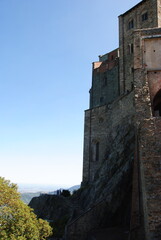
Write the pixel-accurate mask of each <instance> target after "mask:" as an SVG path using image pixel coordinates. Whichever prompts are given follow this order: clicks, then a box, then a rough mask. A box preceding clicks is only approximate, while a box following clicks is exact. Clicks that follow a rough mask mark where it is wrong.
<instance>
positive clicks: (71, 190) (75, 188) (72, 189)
mask: <svg viewBox="0 0 161 240" xmlns="http://www.w3.org/2000/svg"><path fill="white" fill-rule="evenodd" d="M79 188H80V185H74V186H73V187H70V188H68V190H69V191H70V192H71V193H72V192H73V191H75V190H78V189H79Z"/></svg>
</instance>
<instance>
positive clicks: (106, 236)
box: [87, 227, 129, 240]
mask: <svg viewBox="0 0 161 240" xmlns="http://www.w3.org/2000/svg"><path fill="white" fill-rule="evenodd" d="M128 237H129V231H128V230H127V229H123V228H116V227H115V228H106V229H100V230H94V231H91V232H90V233H89V236H88V238H87V240H128Z"/></svg>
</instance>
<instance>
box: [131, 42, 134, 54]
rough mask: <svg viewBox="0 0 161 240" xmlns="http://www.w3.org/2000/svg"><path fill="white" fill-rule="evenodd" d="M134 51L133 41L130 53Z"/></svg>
mask: <svg viewBox="0 0 161 240" xmlns="http://www.w3.org/2000/svg"><path fill="white" fill-rule="evenodd" d="M133 52H134V45H133V43H132V44H131V53H133Z"/></svg>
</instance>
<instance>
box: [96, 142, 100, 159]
mask: <svg viewBox="0 0 161 240" xmlns="http://www.w3.org/2000/svg"><path fill="white" fill-rule="evenodd" d="M99 148H100V146H99V142H97V143H96V161H99Z"/></svg>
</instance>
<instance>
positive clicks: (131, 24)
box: [128, 19, 134, 29]
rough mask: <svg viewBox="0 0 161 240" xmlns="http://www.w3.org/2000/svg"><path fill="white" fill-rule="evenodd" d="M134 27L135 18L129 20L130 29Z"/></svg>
mask: <svg viewBox="0 0 161 240" xmlns="http://www.w3.org/2000/svg"><path fill="white" fill-rule="evenodd" d="M132 28H134V20H133V19H132V20H131V21H130V22H129V25H128V29H132Z"/></svg>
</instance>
